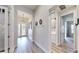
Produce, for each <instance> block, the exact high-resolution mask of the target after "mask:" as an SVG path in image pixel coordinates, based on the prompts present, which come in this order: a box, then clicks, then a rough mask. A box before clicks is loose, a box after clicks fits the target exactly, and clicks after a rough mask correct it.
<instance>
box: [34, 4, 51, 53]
mask: <svg viewBox="0 0 79 59" xmlns="http://www.w3.org/2000/svg"><path fill="white" fill-rule="evenodd" d="M51 7H52V5H49V6H48V5H46V6H45V5H43V6H39V8H38V9H37V11H36V13H35V22H36V21H38V22H39V20H40V19H42V20H43V24H42V25H40V24H38V26H35V23H34V34H33V35H34V41H35V42H36V43H37V44H38V45H39V46H40V48H41V49H43V51H44V52H49V26H48V21H49V18H48V16H49V8H51Z"/></svg>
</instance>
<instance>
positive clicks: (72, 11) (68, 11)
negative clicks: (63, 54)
mask: <svg viewBox="0 0 79 59" xmlns="http://www.w3.org/2000/svg"><path fill="white" fill-rule="evenodd" d="M72 13H73V18H74V19H73V23H74V28H75V29H74V39H73V40H74V41H73V42H74V43H73V45H74V49H76V26H75V24H76V19H77V13H76V8H72V9H68V10H65V11H64V12H61V14H60V16H59V22H60V23H59V27H60V30H59V35H60V37H59V44H61V20H62V19H61V17H62V16H65V15H68V14H72Z"/></svg>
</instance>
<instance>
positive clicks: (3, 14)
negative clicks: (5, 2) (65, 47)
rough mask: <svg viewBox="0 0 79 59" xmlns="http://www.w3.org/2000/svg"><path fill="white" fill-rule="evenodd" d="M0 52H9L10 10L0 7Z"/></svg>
mask: <svg viewBox="0 0 79 59" xmlns="http://www.w3.org/2000/svg"><path fill="white" fill-rule="evenodd" d="M0 51H1V52H8V9H7V8H5V7H3V6H0Z"/></svg>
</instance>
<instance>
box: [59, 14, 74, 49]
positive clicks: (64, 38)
mask: <svg viewBox="0 0 79 59" xmlns="http://www.w3.org/2000/svg"><path fill="white" fill-rule="evenodd" d="M60 24H61V31H60V43H61V46H63V48H65V49H66V48H67V49H70V51H71V50H72V51H73V50H74V41H75V37H74V35H75V31H74V30H75V25H74V13H69V14H66V15H63V16H61V20H60Z"/></svg>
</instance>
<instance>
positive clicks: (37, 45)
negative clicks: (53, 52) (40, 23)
mask: <svg viewBox="0 0 79 59" xmlns="http://www.w3.org/2000/svg"><path fill="white" fill-rule="evenodd" d="M34 43H35V44H36V45H37V46H38V47H39V48H40V49H41V50H42V51H44V52H45V53H49V51H47V50H45V49H44V48H43V47H42V46H41V45H40V44H39V43H37V42H34Z"/></svg>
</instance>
